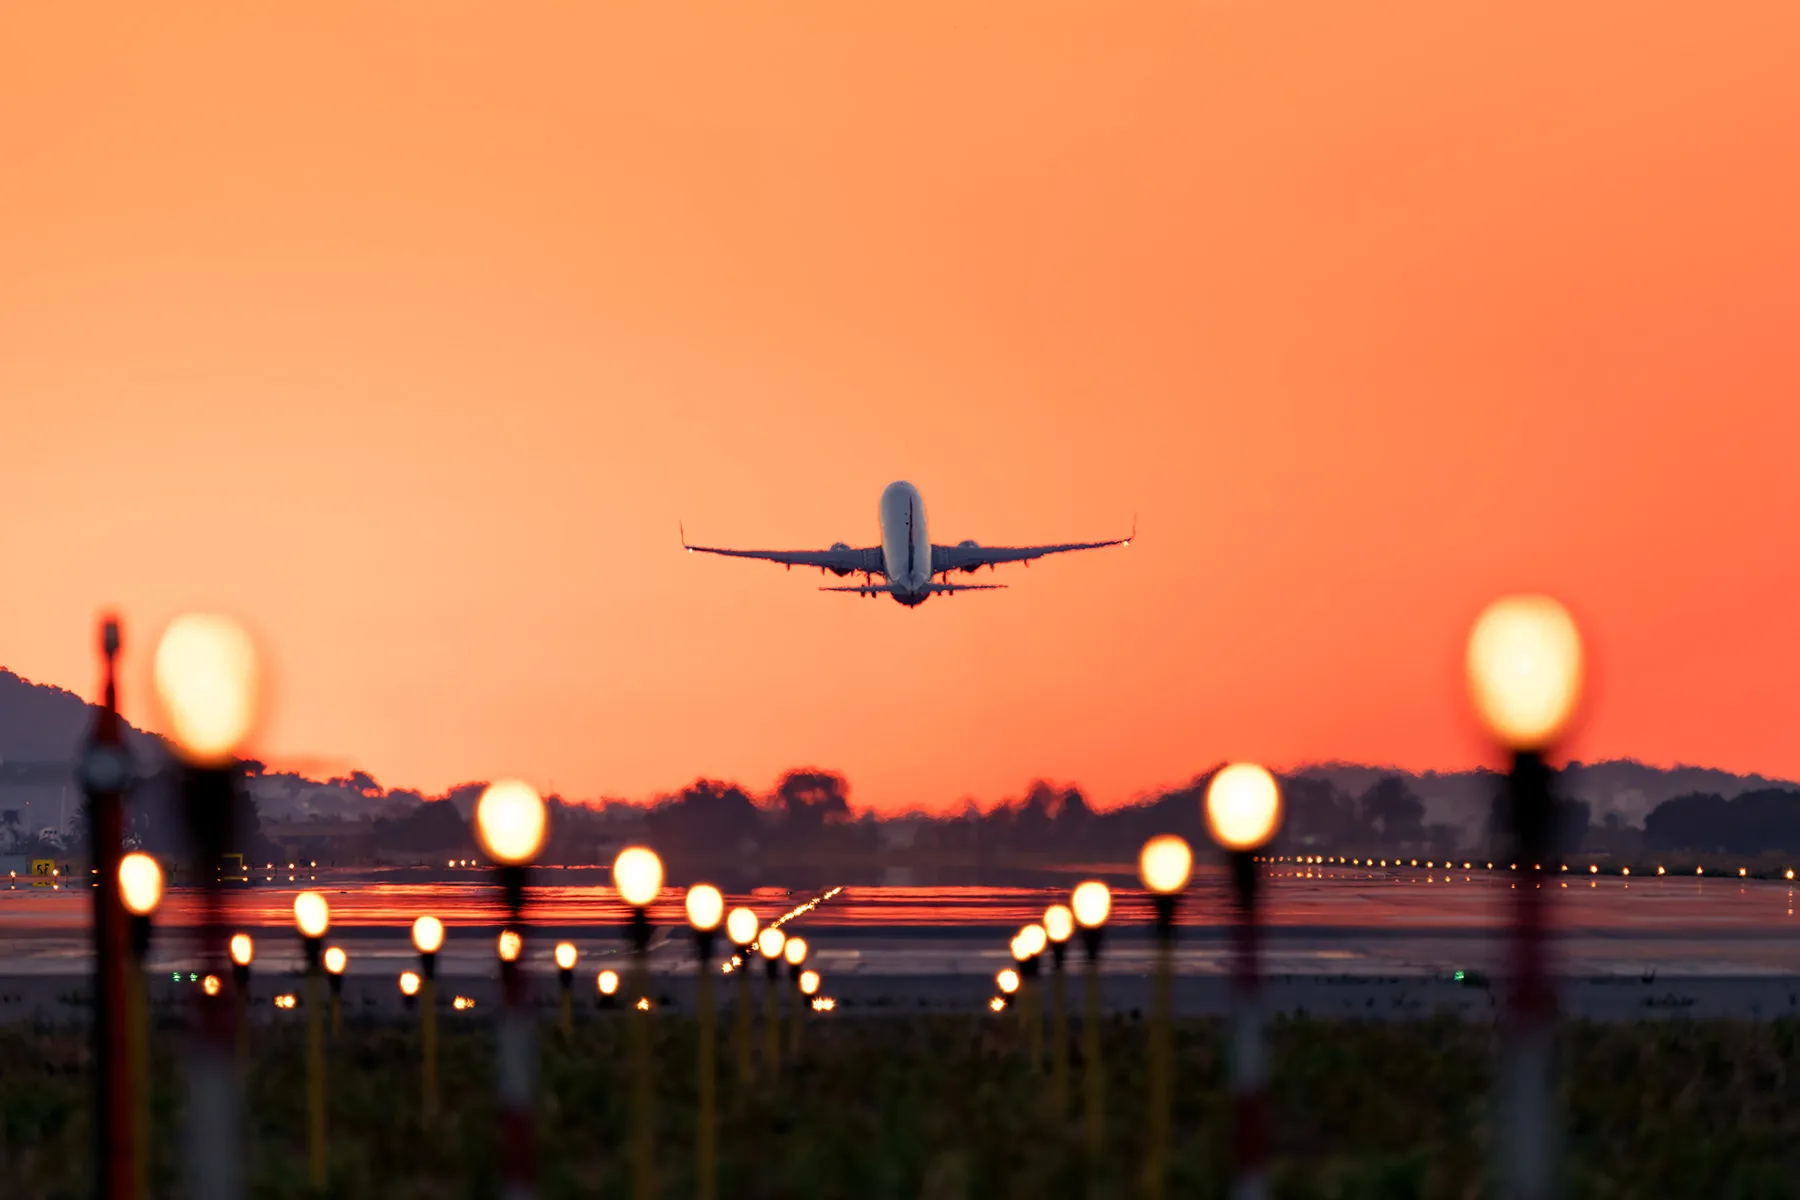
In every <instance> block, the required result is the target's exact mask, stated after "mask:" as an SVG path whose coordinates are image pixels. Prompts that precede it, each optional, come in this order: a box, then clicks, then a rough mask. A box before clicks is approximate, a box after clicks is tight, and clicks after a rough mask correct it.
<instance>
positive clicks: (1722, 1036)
mask: <svg viewBox="0 0 1800 1200" xmlns="http://www.w3.org/2000/svg"><path fill="white" fill-rule="evenodd" d="M652 1026H653V1028H654V1029H655V1038H656V1046H655V1062H656V1064H657V1077H658V1093H657V1097H656V1102H655V1107H656V1132H657V1149H658V1153H657V1164H658V1176H659V1178H658V1191H657V1195H659V1196H666V1197H677V1196H680V1197H687V1196H693V1195H694V1194H695V1191H694V1174H693V1172H694V1167H693V1145H694V1122H695V1109H694V1101H693V1095H694V1086H693V1080H694V1075H695V1052H694V1042H695V1036H694V1035H695V1027H694V1024H693V1022H692V1021H691V1020H687V1019H682V1018H677V1017H665V1016H660V1015H659V1016H658V1017H657V1019H656V1020H655V1021H653V1022H652ZM443 1031H444V1036H443V1079H444V1089H443V1093H444V1098H445V1106H446V1111H445V1113H444V1114H443V1115H442V1117H441V1118H440V1119H439V1120H438V1121H437V1122H436V1123H435V1125H434V1126H433V1127H431V1128H430V1129H426V1128H423V1127H422V1126H421V1124H420V1121H419V1118H418V1093H419V1087H418V1067H417V1062H418V1047H417V1042H416V1038H415V1036H414V1034H413V1032H412V1031H411V1029H410V1028H408V1027H407V1026H404V1025H399V1024H392V1023H389V1024H380V1023H375V1024H368V1025H350V1026H347V1027H346V1028H345V1030H344V1034H343V1037H342V1038H341V1039H339V1040H338V1041H337V1042H336V1043H334V1044H332V1045H331V1047H330V1049H329V1079H330V1135H329V1158H330V1177H331V1185H330V1188H329V1192H330V1194H331V1195H333V1196H340V1197H363V1196H370V1197H375V1196H379V1197H384V1198H388V1197H391V1198H394V1200H401V1198H407V1197H421V1198H422V1197H463V1196H469V1197H477V1196H479V1197H491V1196H494V1195H496V1194H497V1193H498V1186H497V1182H498V1181H497V1157H496V1137H495V1111H494V1101H493V1093H494V1076H495V1071H494V1047H493V1039H492V1035H491V1029H490V1027H489V1026H488V1024H487V1023H486V1022H485V1021H482V1022H472V1021H458V1022H446V1023H445V1024H444V1026H443ZM179 1032H180V1031H179V1029H178V1028H174V1027H169V1028H165V1029H163V1030H160V1031H159V1034H158V1038H157V1046H156V1060H155V1063H156V1065H155V1070H154V1072H153V1073H154V1075H155V1077H156V1079H155V1083H156V1093H155V1104H154V1111H155V1126H156V1133H157V1136H156V1139H155V1143H156V1149H155V1153H154V1158H153V1168H154V1177H155V1186H154V1188H153V1190H154V1192H155V1194H157V1195H169V1194H173V1191H172V1188H173V1179H174V1172H175V1170H176V1166H177V1164H176V1162H175V1161H174V1152H173V1149H172V1147H174V1146H175V1145H177V1144H178V1143H177V1141H176V1138H175V1129H176V1122H177V1120H178V1117H179V1110H180V1107H181V1094H180V1093H181V1088H180V1073H179V1070H178V1069H177V1065H176V1062H175V1057H174V1056H175V1054H176V1053H177V1052H178V1050H179V1047H180V1045H181V1042H180V1040H179ZM732 1032H733V1028H732V1024H731V1021H730V1019H729V1017H728V1016H727V1018H726V1019H725V1020H723V1021H722V1022H721V1028H720V1042H719V1066H720V1070H719V1085H720V1086H719V1095H720V1108H721V1119H720V1150H719V1178H720V1189H719V1194H720V1195H721V1196H722V1197H727V1198H731V1197H744V1198H751V1197H756V1198H761V1197H809V1196H817V1197H858V1198H860V1197H870V1198H877V1197H909V1198H912V1197H943V1198H949V1197H957V1198H962V1197H968V1198H970V1200H974V1198H978V1197H982V1198H985V1197H1011V1196H1018V1197H1061V1196H1071V1197H1073V1196H1086V1195H1089V1194H1099V1195H1103V1196H1121V1197H1122V1196H1135V1195H1139V1194H1141V1192H1140V1189H1139V1188H1138V1186H1137V1181H1136V1178H1135V1176H1134V1164H1135V1163H1136V1162H1137V1161H1138V1160H1139V1158H1140V1154H1141V1147H1142V1138H1143V1130H1144V1128H1145V1121H1144V1118H1143V1100H1142V1095H1143V1087H1144V1076H1145V1059H1144V1043H1145V1037H1144V1034H1145V1029H1144V1027H1143V1025H1142V1024H1140V1023H1138V1022H1136V1021H1134V1020H1132V1019H1131V1018H1129V1017H1120V1018H1116V1019H1112V1020H1109V1021H1108V1023H1107V1025H1106V1028H1105V1043H1104V1044H1105V1054H1104V1058H1105V1062H1106V1078H1107V1096H1108V1101H1109V1104H1108V1109H1107V1118H1108V1120H1107V1129H1108V1148H1107V1153H1106V1155H1105V1159H1104V1161H1103V1162H1102V1163H1100V1164H1099V1167H1098V1169H1097V1170H1096V1171H1095V1172H1093V1175H1094V1178H1093V1179H1091V1180H1090V1178H1089V1174H1088V1172H1087V1170H1086V1168H1085V1167H1084V1164H1083V1162H1082V1159H1081V1156H1080V1147H1081V1144H1082V1126H1081V1123H1080V1113H1079V1105H1080V1102H1081V1095H1082V1092H1081V1080H1082V1075H1081V1063H1080V1053H1079V1050H1080V1038H1079V1036H1078V1035H1077V1036H1076V1037H1075V1038H1074V1042H1075V1045H1074V1049H1073V1059H1074V1064H1075V1066H1074V1076H1073V1087H1072V1097H1071V1098H1072V1106H1073V1111H1072V1112H1071V1113H1070V1116H1069V1117H1068V1118H1066V1119H1065V1118H1059V1117H1058V1116H1057V1115H1056V1113H1055V1112H1054V1111H1053V1107H1054V1106H1053V1104H1052V1100H1051V1097H1052V1088H1051V1087H1050V1086H1049V1083H1048V1079H1049V1076H1048V1074H1047V1072H1039V1071H1034V1070H1033V1069H1032V1068H1031V1067H1030V1065H1029V1064H1028V1063H1027V1062H1026V1061H1025V1058H1024V1056H1023V1054H1022V1042H1021V1037H1020V1034H1019V1030H1018V1026H1017V1024H1016V1023H1015V1021H1014V1020H1013V1014H1011V1013H1006V1014H1001V1015H999V1016H984V1017H981V1018H975V1017H925V1016H920V1017H898V1016H894V1017H875V1018H871V1017H846V1016H842V1015H837V1014H833V1015H832V1016H830V1017H828V1018H824V1019H815V1020H813V1021H811V1022H809V1024H808V1026H807V1028H806V1031H805V1038H804V1042H803V1044H802V1046H801V1048H800V1051H799V1053H798V1054H797V1055H792V1056H789V1057H787V1058H786V1059H785V1060H784V1062H783V1063H782V1064H781V1072H780V1076H779V1078H778V1079H776V1080H769V1079H767V1078H766V1077H765V1078H762V1079H759V1080H758V1081H757V1082H756V1083H755V1084H754V1086H753V1087H751V1088H750V1089H749V1090H748V1091H745V1090H744V1089H742V1088H740V1087H739V1085H738V1079H737V1062H736V1057H735V1054H734V1050H733V1043H732ZM1077 1034H1078V1031H1077ZM1176 1036H1177V1055H1178V1064H1177V1075H1176V1079H1177V1093H1176V1112H1175V1129H1176V1138H1175V1142H1176V1145H1175V1150H1174V1156H1173V1165H1172V1186H1171V1189H1170V1193H1169V1194H1170V1195H1172V1196H1196V1197H1212V1196H1222V1195H1223V1194H1224V1188H1225V1183H1226V1159H1225V1147H1226V1145H1227V1137H1228V1128H1227V1124H1226V1113H1227V1107H1226V1097H1225V1094H1224V1091H1223V1084H1224V1074H1223V1064H1222V1061H1221V1043H1220V1030H1219V1028H1218V1026H1217V1025H1216V1024H1214V1023H1210V1022H1191V1023H1189V1022H1183V1023H1180V1024H1179V1026H1178V1029H1177V1035H1176ZM626 1038H627V1023H626V1022H625V1021H624V1020H623V1019H617V1018H613V1019H598V1018H590V1019H588V1020H585V1021H583V1022H581V1023H580V1024H579V1025H578V1027H577V1030H576V1035H575V1037H574V1039H573V1041H571V1042H566V1043H565V1042H564V1040H563V1039H562V1038H561V1037H560V1036H559V1035H558V1034H557V1032H556V1030H555V1028H554V1023H553V1022H546V1023H544V1024H543V1025H542V1026H541V1027H540V1039H539V1050H540V1060H541V1077H540V1095H541V1101H540V1104H539V1108H538V1126H537V1132H538V1161H539V1170H540V1183H541V1186H540V1194H541V1195H543V1196H546V1197H561V1196H583V1197H592V1196H600V1197H610V1196H627V1195H630V1194H631V1193H630V1171H629V1165H630V1159H629V1150H628V1146H629V1141H628V1133H627V1130H628V1128H629V1125H628V1113H627V1108H626V1102H627V1100H628V1098H629V1096H630V1095H631V1089H630V1086H629V1080H628V1078H627V1070H628V1068H627V1064H628V1062H629V1061H630V1060H629V1056H628V1054H627V1052H626V1049H627V1047H626ZM1270 1040H1271V1049H1272V1072H1273V1076H1272V1085H1271V1102H1272V1114H1273V1137H1274V1155H1275V1169H1274V1183H1275V1194H1276V1195H1277V1196H1279V1197H1294V1198H1299V1197H1320V1198H1323V1197H1342V1198H1345V1200H1348V1198H1352V1197H1368V1198H1374V1197H1413V1196H1419V1197H1471V1196H1480V1195H1483V1194H1487V1193H1486V1189H1485V1188H1484V1185H1483V1175H1484V1167H1485V1161H1486V1160H1485V1154H1486V1145H1487V1139H1488V1133H1489V1127H1490V1108H1489V1097H1488V1084H1489V1078H1490V1075H1491V1071H1492V1063H1493V1056H1494V1054H1495V1051H1496V1044H1495V1039H1494V1035H1493V1033H1492V1032H1491V1031H1490V1030H1489V1029H1487V1028H1485V1027H1482V1026H1478V1025H1474V1024H1471V1023H1468V1022H1459V1021H1450V1020H1444V1021H1429V1022H1418V1023H1395V1022H1384V1023H1373V1022H1371V1023H1366V1024H1365V1023H1342V1022H1325V1021H1311V1020H1303V1019H1302V1020H1295V1019H1290V1020H1282V1021H1278V1022H1276V1023H1275V1024H1273V1025H1272V1026H1271V1028H1270ZM754 1045H755V1046H756V1047H757V1048H758V1049H759V1050H760V1047H761V1037H760V1030H759V1031H758V1036H757V1037H756V1039H755V1040H754ZM303 1051H304V1041H303V1036H302V1033H301V1028H300V1025H299V1023H298V1022H292V1023H289V1024H287V1025H285V1026H283V1027H280V1028H276V1029H271V1030H267V1031H263V1036H262V1039H261V1041H260V1043H259V1044H258V1045H257V1046H256V1047H255V1056H254V1061H253V1064H252V1068H251V1074H250V1078H249V1083H248V1102H247V1113H248V1121H249V1127H250V1128H249V1146H248V1155H249V1164H248V1165H249V1173H250V1178H251V1182H252V1192H253V1194H255V1195H259V1196H272V1197H285V1196H305V1195H308V1194H309V1193H308V1190H307V1188H306V1185H305V1179H306V1158H305V1153H306V1151H305V1123H304V1122H305V1116H304V1091H305V1088H304V1063H305V1057H304V1052H303ZM86 1067H87V1046H86V1042H85V1039H84V1038H83V1037H82V1036H81V1035H80V1033H79V1032H78V1031H77V1030H74V1029H72V1028H69V1027H62V1028H60V1029H48V1028H31V1027H23V1026H13V1027H9V1028H0V1196H5V1197H7V1198H8V1200H27V1198H32V1197H62V1196H70V1197H73V1196H85V1195H87V1194H90V1193H89V1188H90V1186H91V1185H90V1184H89V1182H88V1177H87V1172H88V1169H89V1168H88V1164H89V1160H90V1157H91V1152H90V1143H89V1126H88V1115H87V1113H88V1101H89V1094H90V1081H89V1077H88V1073H87V1069H86ZM1560 1067H1561V1078H1562V1096H1561V1105H1562V1109H1563V1113H1564V1115H1565V1120H1564V1123H1563V1124H1564V1129H1565V1131H1566V1143H1565V1150H1566V1153H1565V1155H1564V1166H1565V1169H1566V1175H1567V1184H1566V1187H1565V1189H1564V1194H1565V1195H1568V1196H1583V1197H1587V1196H1592V1197H1647V1196H1665V1197H1708V1198H1709V1200H1734V1198H1745V1200H1748V1198H1751V1197H1759V1198H1760V1197H1785V1196H1797V1195H1800V1024H1796V1023H1793V1022H1787V1021H1777V1022H1772V1023H1761V1024H1749V1023H1741V1024H1740V1023H1730V1024H1726V1023H1718V1024H1705V1023H1683V1022H1679V1021H1677V1022H1643V1023H1632V1024H1621V1023H1608V1024H1604V1025H1570V1026H1567V1027H1566V1028H1565V1029H1564V1031H1563V1036H1562V1040H1561V1051H1560ZM1090 1183H1091V1184H1092V1185H1093V1186H1094V1188H1095V1192H1094V1193H1090V1191H1089V1185H1090Z"/></svg>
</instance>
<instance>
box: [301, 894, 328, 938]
mask: <svg viewBox="0 0 1800 1200" xmlns="http://www.w3.org/2000/svg"><path fill="white" fill-rule="evenodd" d="M294 926H295V928H297V929H299V930H300V936H301V937H309V938H322V937H324V936H325V933H326V931H327V930H329V929H330V928H331V906H330V905H329V904H327V903H325V897H323V896H321V895H319V893H317V892H301V893H300V894H299V895H298V896H295V897H294Z"/></svg>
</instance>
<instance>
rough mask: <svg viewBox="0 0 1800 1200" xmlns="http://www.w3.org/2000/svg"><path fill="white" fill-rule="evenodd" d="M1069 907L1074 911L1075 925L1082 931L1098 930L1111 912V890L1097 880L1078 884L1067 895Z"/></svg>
mask: <svg viewBox="0 0 1800 1200" xmlns="http://www.w3.org/2000/svg"><path fill="white" fill-rule="evenodd" d="M1069 907H1070V908H1071V909H1072V910H1073V911H1074V914H1075V923H1076V924H1077V925H1080V926H1081V927H1082V928H1083V929H1098V928H1100V926H1102V925H1104V924H1106V918H1107V915H1108V914H1109V913H1111V912H1112V889H1111V888H1109V887H1107V886H1106V885H1105V884H1104V883H1101V882H1100V881H1099V880H1098V879H1089V880H1087V881H1086V882H1084V883H1078V884H1076V885H1075V890H1074V891H1073V892H1071V893H1070V894H1069Z"/></svg>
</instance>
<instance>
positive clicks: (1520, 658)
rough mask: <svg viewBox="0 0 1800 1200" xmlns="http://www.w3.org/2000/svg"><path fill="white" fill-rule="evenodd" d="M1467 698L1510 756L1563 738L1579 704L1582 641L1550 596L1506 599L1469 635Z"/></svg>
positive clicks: (1483, 616)
mask: <svg viewBox="0 0 1800 1200" xmlns="http://www.w3.org/2000/svg"><path fill="white" fill-rule="evenodd" d="M1467 668H1468V677H1469V694H1470V697H1471V698H1472V699H1473V701H1474V703H1475V711H1476V713H1477V714H1478V715H1479V716H1480V718H1481V722H1482V724H1483V725H1485V726H1486V727H1487V730H1488V732H1489V733H1491V734H1492V735H1493V736H1494V738H1495V739H1496V740H1497V741H1499V742H1500V743H1501V744H1502V745H1504V746H1506V747H1507V748H1509V749H1511V750H1513V751H1515V752H1520V753H1523V752H1527V751H1537V750H1542V749H1544V748H1545V747H1547V746H1549V745H1550V744H1551V743H1552V742H1554V741H1556V739H1557V738H1558V737H1559V736H1561V734H1562V733H1563V731H1564V730H1565V729H1567V728H1568V725H1569V720H1570V718H1572V717H1573V716H1574V715H1575V706H1576V704H1577V702H1578V701H1579V700H1580V699H1581V676H1582V652H1581V634H1580V631H1578V630H1577V629H1576V627H1575V620H1574V618H1572V617H1571V616H1570V615H1569V611H1568V610H1567V609H1566V608H1564V607H1563V606H1562V605H1561V604H1559V603H1557V602H1556V601H1555V600H1552V599H1551V598H1550V597H1548V596H1506V597H1502V598H1501V599H1499V600H1496V601H1494V602H1493V603H1492V604H1490V605H1488V606H1487V608H1486V609H1484V610H1483V611H1482V613H1481V615H1480V616H1479V617H1477V618H1476V620H1475V624H1474V627H1473V628H1472V629H1470V631H1469V645H1468V654H1467Z"/></svg>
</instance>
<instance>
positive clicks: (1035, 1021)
mask: <svg viewBox="0 0 1800 1200" xmlns="http://www.w3.org/2000/svg"><path fill="white" fill-rule="evenodd" d="M1048 943H1049V938H1048V937H1047V936H1046V935H1045V933H1044V927H1043V926H1042V925H1038V924H1035V923H1034V924H1031V925H1027V926H1025V927H1024V928H1023V929H1021V930H1019V932H1018V933H1016V934H1014V935H1013V940H1012V955H1013V961H1014V962H1016V963H1018V964H1019V975H1020V977H1021V982H1020V984H1019V999H1020V1004H1019V1023H1020V1024H1021V1025H1023V1026H1024V1027H1025V1033H1026V1045H1027V1046H1028V1047H1029V1048H1030V1053H1031V1069H1032V1070H1034V1071H1036V1070H1039V1069H1040V1068H1041V1067H1042V1065H1043V1062H1044V1019H1043V1016H1042V1014H1041V1013H1040V1012H1039V1011H1038V1004H1039V1000H1038V961H1039V956H1040V955H1042V954H1043V952H1044V947H1045V946H1046V945H1047V944H1048Z"/></svg>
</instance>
